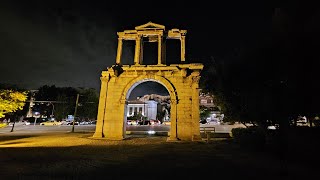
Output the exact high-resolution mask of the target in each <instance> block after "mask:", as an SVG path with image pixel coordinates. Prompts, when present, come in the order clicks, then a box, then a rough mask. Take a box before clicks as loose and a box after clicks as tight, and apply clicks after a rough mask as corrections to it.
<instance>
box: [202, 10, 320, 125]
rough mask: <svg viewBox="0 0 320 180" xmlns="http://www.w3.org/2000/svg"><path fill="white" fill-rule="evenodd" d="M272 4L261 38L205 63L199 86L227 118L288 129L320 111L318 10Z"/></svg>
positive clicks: (319, 16)
mask: <svg viewBox="0 0 320 180" xmlns="http://www.w3.org/2000/svg"><path fill="white" fill-rule="evenodd" d="M292 7H294V8H275V9H274V10H273V12H272V14H271V15H270V26H269V29H266V32H269V33H266V34H265V36H264V37H263V38H260V39H258V41H257V42H255V43H254V44H252V45H251V46H250V47H247V48H245V49H243V50H240V51H232V52H231V53H230V55H228V56H222V57H221V56H220V57H219V56H217V57H215V58H212V59H211V60H210V61H208V62H207V63H206V64H205V69H204V70H203V74H202V78H201V82H200V85H201V87H202V89H204V90H206V91H210V92H212V93H213V94H214V95H215V98H216V99H215V101H216V103H217V104H218V105H220V106H221V107H222V110H223V111H224V113H225V115H226V116H225V117H226V119H225V120H228V119H229V120H236V121H240V122H252V123H255V124H259V125H266V122H267V121H272V122H274V123H280V126H282V127H287V126H288V124H289V121H290V120H291V119H292V118H294V117H296V116H297V115H306V116H307V117H308V118H313V117H315V116H316V115H319V112H320V110H319V108H318V107H319V102H320V96H319V95H318V94H319V92H320V84H319V82H320V76H319V70H318V69H319V56H320V55H319V53H318V50H317V47H318V42H319V40H320V38H319V34H318V33H316V32H319V30H320V28H319V23H317V21H316V20H319V18H320V13H319V11H317V9H316V8H314V7H310V6H307V5H305V4H300V5H299V6H298V5H297V6H292Z"/></svg>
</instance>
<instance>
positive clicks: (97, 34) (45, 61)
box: [0, 0, 276, 90]
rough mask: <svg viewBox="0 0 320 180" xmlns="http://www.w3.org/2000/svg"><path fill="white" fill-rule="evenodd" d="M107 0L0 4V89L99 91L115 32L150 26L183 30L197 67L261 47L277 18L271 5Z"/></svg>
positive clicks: (190, 57)
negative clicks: (1, 85)
mask: <svg viewBox="0 0 320 180" xmlns="http://www.w3.org/2000/svg"><path fill="white" fill-rule="evenodd" d="M110 2H111V1H40V0H39V1H32V0H31V1H2V2H1V6H0V22H1V27H0V60H1V71H0V83H10V84H16V85H19V86H22V87H25V88H28V89H36V88H38V87H40V86H43V85H56V86H58V87H65V86H71V87H90V88H96V89H98V90H99V88H100V79H99V77H100V74H101V71H102V70H104V69H106V68H107V67H110V66H111V65H113V64H115V56H116V48H117V35H116V32H119V31H124V30H130V29H134V28H135V26H138V25H142V24H145V23H147V22H149V21H152V22H154V23H158V24H162V25H165V26H166V29H172V28H178V29H185V30H187V39H186V61H187V62H200V63H201V62H205V61H207V60H208V59H210V58H212V57H217V56H219V57H224V56H229V55H230V54H235V53H239V52H242V51H246V50H247V49H250V48H252V47H254V46H256V45H257V44H259V42H261V41H262V40H263V39H264V38H266V37H268V34H269V31H270V24H271V23H272V20H273V19H272V18H274V14H275V13H276V8H275V7H274V6H271V4H268V3H267V2H268V1H265V3H264V1H259V2H255V1H231V0H227V1H204V2H206V3H204V2H202V3H200V1H199V2H195V1H191V2H189V3H186V2H183V1H178V2H171V1H149V2H151V3H146V2H144V1H129V2H128V4H125V1H116V2H112V3H110ZM130 54H131V55H132V52H130V50H128V51H125V52H124V56H123V58H126V57H128V56H130ZM172 57H175V56H174V55H172ZM176 57H179V56H176Z"/></svg>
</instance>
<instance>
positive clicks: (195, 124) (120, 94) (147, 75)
mask: <svg viewBox="0 0 320 180" xmlns="http://www.w3.org/2000/svg"><path fill="white" fill-rule="evenodd" d="M186 32H187V31H186V30H180V29H171V30H169V31H166V30H165V26H163V25H160V24H156V23H153V22H148V23H146V24H143V25H141V26H137V27H135V30H125V31H123V32H118V33H117V34H118V49H117V57H116V64H115V65H112V67H108V68H107V70H105V71H102V73H101V77H100V80H101V89H100V99H99V107H98V115H97V124H96V130H95V133H94V135H93V138H105V139H110V140H123V139H125V137H126V131H125V129H126V115H125V113H126V104H127V101H128V98H129V95H130V93H131V91H132V89H133V88H134V87H136V86H137V85H138V84H140V83H142V82H146V81H154V82H158V83H160V84H162V85H163V86H164V87H165V88H166V89H167V90H168V92H169V95H170V106H171V111H170V121H171V127H170V132H169V136H168V138H167V140H168V141H177V140H183V141H194V140H201V137H200V124H199V118H200V117H199V116H200V115H199V80H200V72H201V70H202V69H203V65H202V64H200V63H193V64H187V63H185V35H186ZM167 39H177V40H180V42H181V46H180V47H181V51H180V54H181V63H180V64H170V65H166V62H165V41H166V40H167ZM123 40H133V41H135V53H134V64H133V65H123V64H121V55H122V48H123V47H122V43H123ZM145 40H147V41H148V42H157V43H158V48H157V49H158V56H157V64H156V65H144V64H143V42H144V41H145Z"/></svg>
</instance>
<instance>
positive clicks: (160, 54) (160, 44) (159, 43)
mask: <svg viewBox="0 0 320 180" xmlns="http://www.w3.org/2000/svg"><path fill="white" fill-rule="evenodd" d="M161 60H162V36H161V35H158V65H160V64H162V63H161Z"/></svg>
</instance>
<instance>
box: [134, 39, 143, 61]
mask: <svg viewBox="0 0 320 180" xmlns="http://www.w3.org/2000/svg"><path fill="white" fill-rule="evenodd" d="M140 46H141V37H140V36H137V37H136V47H135V52H134V64H135V65H138V64H139V60H140Z"/></svg>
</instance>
